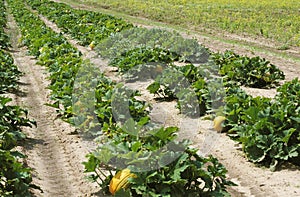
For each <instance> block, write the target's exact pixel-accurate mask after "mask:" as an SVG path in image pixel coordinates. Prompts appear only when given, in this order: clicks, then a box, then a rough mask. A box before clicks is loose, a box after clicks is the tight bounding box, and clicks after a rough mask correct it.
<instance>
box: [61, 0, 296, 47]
mask: <svg viewBox="0 0 300 197" xmlns="http://www.w3.org/2000/svg"><path fill="white" fill-rule="evenodd" d="M65 2H67V1H65ZM76 2H78V3H79V4H91V5H93V6H100V7H102V8H106V9H111V10H115V11H121V12H123V13H127V14H130V15H133V16H141V17H146V18H149V19H152V20H157V21H161V22H167V23H170V24H175V25H180V26H182V27H186V28H188V29H190V28H192V29H196V30H202V31H206V29H207V30H210V29H213V30H225V31H227V32H230V33H238V34H241V35H244V34H245V33H246V34H249V35H252V36H254V37H256V36H262V37H265V38H268V39H271V40H275V41H276V42H277V43H278V44H279V45H280V46H300V14H299V7H300V2H299V1H297V0H289V1H280V0H271V1H266V0H263V1H254V0H250V1H246V0H242V1H237V0H234V1H225V0H209V1H201V0H192V1H187V0H169V1H157V0H149V1H142V0H113V1H111V0H85V1H79V0H76Z"/></svg>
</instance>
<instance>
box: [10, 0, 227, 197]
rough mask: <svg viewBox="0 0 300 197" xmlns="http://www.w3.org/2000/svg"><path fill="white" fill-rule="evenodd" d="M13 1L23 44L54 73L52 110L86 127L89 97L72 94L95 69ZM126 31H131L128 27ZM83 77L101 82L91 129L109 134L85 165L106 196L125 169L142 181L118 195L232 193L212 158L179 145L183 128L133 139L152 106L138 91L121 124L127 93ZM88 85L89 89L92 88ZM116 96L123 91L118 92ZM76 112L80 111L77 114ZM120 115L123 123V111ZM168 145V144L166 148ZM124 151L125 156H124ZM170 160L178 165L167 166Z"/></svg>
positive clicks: (159, 130) (154, 130) (158, 130)
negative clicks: (118, 105) (116, 108)
mask: <svg viewBox="0 0 300 197" xmlns="http://www.w3.org/2000/svg"><path fill="white" fill-rule="evenodd" d="M8 2H9V7H10V9H11V10H12V13H13V15H14V17H15V19H16V21H17V23H18V25H19V27H20V30H21V33H22V35H23V39H22V41H23V43H24V44H25V45H27V46H28V49H29V52H30V54H32V55H34V56H35V57H36V58H37V59H38V63H39V64H41V65H43V66H47V68H48V70H49V72H50V77H49V79H50V81H51V84H50V86H49V88H50V89H51V90H52V93H51V98H52V99H53V100H54V104H53V106H54V105H56V106H57V107H60V109H61V111H60V113H61V114H62V115H63V117H64V118H65V119H66V120H68V121H70V122H73V123H76V122H77V123H78V122H79V124H80V123H82V124H85V123H86V121H88V120H89V119H83V118H85V117H81V116H75V118H74V115H76V114H74V113H76V112H78V113H79V111H80V110H81V109H83V110H84V109H85V108H82V106H81V105H80V101H82V100H81V99H83V98H85V97H84V96H87V95H83V96H78V97H76V96H74V93H73V92H74V91H73V90H74V88H78V89H79V90H80V88H83V87H85V86H74V87H73V85H74V84H75V85H76V82H77V81H76V80H75V77H76V76H75V75H76V73H77V72H79V70H80V69H83V71H84V72H87V73H88V72H89V71H90V70H94V69H95V67H94V66H93V65H92V64H91V63H90V62H89V61H84V60H83V59H82V57H81V54H80V53H79V52H78V50H77V49H75V48H74V47H72V46H71V45H70V44H69V43H68V42H67V40H66V39H65V38H64V37H63V36H62V35H61V34H57V33H55V32H53V31H52V30H51V29H50V28H48V27H47V26H46V25H45V24H44V23H43V22H42V21H41V20H40V19H39V17H38V16H37V15H36V14H34V13H32V12H31V11H30V10H28V9H25V8H24V7H25V6H24V2H22V1H8ZM69 11H70V13H72V14H74V13H76V12H75V10H69ZM73 12H74V13H73ZM86 13H87V14H89V13H88V12H86ZM105 24H107V23H105ZM103 27H104V28H103V29H107V31H113V30H112V29H110V27H111V28H113V29H114V28H115V27H114V26H109V25H108V26H103ZM124 27H127V24H126V23H125V22H124ZM80 77H82V78H84V79H87V80H88V78H92V79H97V80H96V87H95V100H94V103H93V104H94V106H95V109H94V111H95V113H96V116H97V120H98V121H97V124H95V125H93V124H88V125H92V126H93V130H97V129H98V128H99V127H102V130H101V132H102V133H103V134H105V135H102V138H101V140H102V142H101V144H99V150H97V151H96V152H95V153H91V154H90V155H89V161H88V162H86V163H85V166H86V171H87V172H93V175H92V176H91V178H92V179H94V180H95V181H98V183H99V184H100V185H101V187H102V189H103V190H104V191H107V192H108V190H110V191H111V193H114V192H115V190H116V189H117V188H118V186H120V185H117V186H116V188H113V187H114V186H112V185H111V186H110V188H109V184H108V183H109V181H110V180H111V179H112V176H113V173H114V172H115V171H117V170H121V169H124V168H125V167H126V168H129V169H131V171H134V174H135V177H137V178H134V179H132V180H130V182H131V187H130V190H126V191H123V190H120V191H119V192H118V193H121V192H125V193H126V194H127V195H131V196H140V195H141V194H143V195H145V194H148V195H151V196H155V195H175V193H176V194H178V195H184V194H186V193H189V194H190V195H193V196H194V195H196V196H197V195H198V196H199V195H213V194H226V193H227V192H226V186H228V185H232V183H231V182H230V181H228V180H226V177H225V175H226V169H225V168H224V167H223V166H222V165H221V164H220V163H219V162H218V161H217V159H215V158H213V157H208V158H203V157H200V156H199V155H197V153H196V152H197V150H195V149H193V148H190V147H189V146H188V144H189V143H188V142H186V141H182V142H176V141H175V138H176V135H175V132H176V131H177V130H178V128H175V127H169V128H163V127H160V128H157V127H155V128H154V127H153V128H152V127H149V128H148V129H147V132H148V133H149V134H148V135H145V137H143V138H141V137H139V136H138V135H136V134H134V133H137V132H141V130H140V128H141V127H142V126H143V125H145V124H146V123H147V122H148V121H149V119H150V118H149V116H148V113H149V112H148V111H146V110H145V109H146V106H147V104H146V103H144V102H141V101H138V100H136V99H135V97H134V96H136V95H138V92H134V93H133V94H131V95H130V96H128V98H126V97H125V99H126V100H129V103H130V104H129V105H130V106H129V108H130V112H131V114H132V119H130V120H126V122H125V123H124V124H123V125H119V124H117V123H116V121H115V120H114V119H113V111H112V107H111V105H112V104H111V103H112V102H113V101H116V100H114V98H113V96H115V98H116V99H119V98H121V99H124V97H122V96H118V95H116V94H117V93H122V90H123V89H126V88H125V87H122V86H121V85H118V84H115V83H114V82H112V81H111V80H110V79H108V78H106V77H105V76H103V75H102V74H101V73H100V74H99V73H97V75H88V76H84V75H82V76H79V78H80ZM77 78H78V76H77ZM81 82H83V83H85V82H86V81H85V80H82V81H81ZM88 85H89V84H87V86H86V87H89V86H88ZM78 89H77V90H78ZM114 91H115V92H116V91H119V92H117V93H114ZM83 94H85V93H83ZM75 95H76V94H75ZM95 101H96V102H95ZM72 102H73V103H74V105H72ZM120 102H122V101H120ZM76 107H78V108H79V111H77V110H76V109H73V108H76ZM84 107H85V106H84ZM86 113H87V112H86ZM82 114H85V112H82V111H80V114H78V115H82ZM117 114H118V115H119V116H120V119H122V110H121V111H120V112H119V113H117ZM81 121H83V122H81ZM90 123H92V121H91V122H90ZM80 125H81V124H80ZM98 132H99V131H98ZM145 132H146V131H145ZM93 134H95V133H93ZM166 144H169V145H168V146H165V145H166ZM107 148H109V149H107ZM120 149H121V150H120ZM108 151H109V152H108ZM120 151H121V152H123V153H125V154H120V153H121V152H120ZM150 155H151V157H150ZM141 158H144V159H146V158H148V161H147V163H144V162H143V164H141V160H140V159H141ZM114 160H118V162H117V163H118V165H117V167H118V168H116V166H113V165H111V164H110V163H111V162H113V161H114ZM168 160H172V161H174V162H172V163H171V164H169V165H166V164H168V163H166V162H168ZM144 165H145V166H147V168H148V170H147V171H143V170H142V168H144ZM139 168H140V169H139ZM107 171H109V172H110V174H109V175H105V173H104V172H107ZM101 173H102V174H101ZM191 174H192V176H190V175H191ZM145 180H147V181H145Z"/></svg>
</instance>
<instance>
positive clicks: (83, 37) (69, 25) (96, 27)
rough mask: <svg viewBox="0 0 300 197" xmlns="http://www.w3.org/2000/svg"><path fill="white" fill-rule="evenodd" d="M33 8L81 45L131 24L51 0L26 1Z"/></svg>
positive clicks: (97, 40) (100, 38)
mask: <svg viewBox="0 0 300 197" xmlns="http://www.w3.org/2000/svg"><path fill="white" fill-rule="evenodd" d="M27 3H28V4H29V5H31V6H32V8H33V9H37V10H38V11H39V12H40V13H41V14H43V15H45V16H47V17H48V18H49V19H50V20H51V21H53V22H55V23H56V24H57V25H58V27H59V28H61V29H62V30H63V32H64V33H68V34H70V35H72V36H73V37H74V38H76V39H77V40H79V41H80V44H82V45H89V44H90V43H92V42H94V43H95V44H97V43H99V42H100V41H101V40H103V39H104V38H106V37H108V36H109V35H110V34H112V33H115V32H118V31H121V30H123V29H127V28H131V27H132V26H133V25H132V24H129V23H127V22H125V21H124V20H122V19H119V18H116V17H113V16H110V15H106V14H101V13H99V12H92V11H86V10H75V9H72V8H71V6H68V5H66V4H63V3H56V2H53V1H40V0H34V1H27Z"/></svg>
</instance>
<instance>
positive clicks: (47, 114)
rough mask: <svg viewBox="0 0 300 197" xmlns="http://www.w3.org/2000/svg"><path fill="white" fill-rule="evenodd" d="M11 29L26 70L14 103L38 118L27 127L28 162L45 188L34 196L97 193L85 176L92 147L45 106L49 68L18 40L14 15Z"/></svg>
mask: <svg viewBox="0 0 300 197" xmlns="http://www.w3.org/2000/svg"><path fill="white" fill-rule="evenodd" d="M8 27H9V28H8V33H10V35H11V38H12V41H11V42H12V50H11V51H12V52H11V54H12V55H13V57H14V60H15V64H16V65H17V66H18V67H19V70H20V71H22V72H23V73H24V76H22V77H21V79H20V82H21V91H22V92H23V97H19V96H16V97H15V99H14V100H15V101H14V102H15V103H17V104H19V105H21V106H23V107H24V108H26V109H28V111H29V117H30V118H31V119H34V120H35V121H36V122H37V127H36V128H35V127H34V128H25V129H24V132H25V133H26V134H27V136H28V138H27V140H26V142H25V144H24V150H23V151H24V153H25V154H26V155H27V156H28V157H27V158H26V164H27V165H28V166H29V167H31V168H32V169H33V183H34V184H36V185H38V186H40V187H41V189H42V190H43V193H41V192H40V191H38V190H33V191H32V192H33V195H34V196H49V197H54V196H65V197H70V196H78V197H79V196H96V192H97V191H98V189H97V187H96V185H94V184H92V183H90V182H88V181H87V180H86V179H85V174H84V173H83V171H84V166H83V165H82V163H81V162H83V161H85V155H86V154H87V153H88V152H89V151H90V150H89V148H88V147H91V146H90V145H89V142H87V141H83V140H82V139H81V138H80V137H79V136H78V135H72V132H74V130H75V128H73V127H71V126H70V125H69V124H67V123H66V122H63V121H62V120H61V119H59V118H57V113H56V110H55V109H54V108H52V107H49V106H46V105H45V104H46V103H50V102H51V101H50V99H49V93H50V92H49V90H47V86H48V85H49V81H48V80H47V76H48V75H47V71H46V70H45V68H44V67H42V66H39V65H37V64H36V60H35V59H34V57H31V56H29V55H28V54H27V49H26V48H25V47H21V46H20V43H19V42H18V40H19V37H20V34H19V31H18V28H17V25H16V23H15V21H14V20H13V18H12V17H11V15H10V16H9V22H8Z"/></svg>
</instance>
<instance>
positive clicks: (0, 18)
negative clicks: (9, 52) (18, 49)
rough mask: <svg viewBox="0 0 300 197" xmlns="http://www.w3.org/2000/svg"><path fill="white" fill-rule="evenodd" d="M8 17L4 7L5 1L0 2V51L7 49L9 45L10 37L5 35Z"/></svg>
mask: <svg viewBox="0 0 300 197" xmlns="http://www.w3.org/2000/svg"><path fill="white" fill-rule="evenodd" d="M6 23H7V16H6V9H5V6H4V0H1V1H0V49H7V48H8V47H9V46H10V44H9V36H8V35H7V34H6V33H5V31H4V28H5V27H6Z"/></svg>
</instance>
